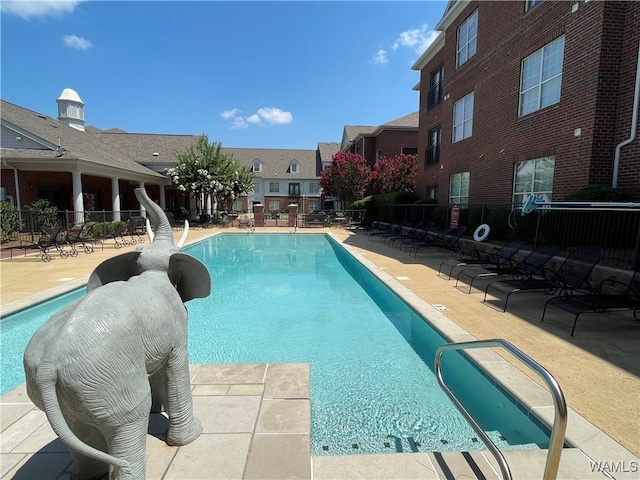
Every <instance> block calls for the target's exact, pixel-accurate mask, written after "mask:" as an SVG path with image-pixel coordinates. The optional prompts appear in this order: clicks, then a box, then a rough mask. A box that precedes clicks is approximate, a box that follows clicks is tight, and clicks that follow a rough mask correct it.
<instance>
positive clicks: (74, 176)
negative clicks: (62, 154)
mask: <svg viewBox="0 0 640 480" xmlns="http://www.w3.org/2000/svg"><path fill="white" fill-rule="evenodd" d="M71 180H72V183H73V216H74V218H73V222H74V223H84V199H83V198H82V177H81V175H80V172H73V173H71Z"/></svg>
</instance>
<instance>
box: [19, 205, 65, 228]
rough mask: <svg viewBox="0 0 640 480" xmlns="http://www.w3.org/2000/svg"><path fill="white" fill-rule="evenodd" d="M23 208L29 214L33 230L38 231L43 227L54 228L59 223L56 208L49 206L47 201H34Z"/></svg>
mask: <svg viewBox="0 0 640 480" xmlns="http://www.w3.org/2000/svg"><path fill="white" fill-rule="evenodd" d="M24 208H25V210H27V211H29V212H30V214H31V221H32V222H33V228H34V230H40V229H41V228H43V227H54V226H55V225H57V224H58V223H59V222H58V207H55V206H51V205H50V204H49V200H45V199H40V200H36V201H35V202H32V203H31V205H25V206H24Z"/></svg>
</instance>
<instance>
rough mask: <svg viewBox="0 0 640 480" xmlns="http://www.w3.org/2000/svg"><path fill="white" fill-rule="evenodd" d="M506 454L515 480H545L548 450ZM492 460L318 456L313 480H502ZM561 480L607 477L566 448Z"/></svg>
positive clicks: (483, 456)
mask: <svg viewBox="0 0 640 480" xmlns="http://www.w3.org/2000/svg"><path fill="white" fill-rule="evenodd" d="M503 453H504V455H505V458H506V459H507V462H508V463H509V468H510V469H511V474H512V476H513V478H515V479H520V478H543V474H544V467H545V462H546V457H547V450H544V449H540V450H509V451H504V452H503ZM490 457H491V455H490V454H489V453H488V452H487V451H475V452H434V453H396V454H392V455H384V454H379V455H335V456H318V457H312V458H311V466H312V478H313V479H314V480H328V479H335V480H340V479H344V480H347V479H352V478H377V479H401V478H421V479H428V480H430V479H434V480H435V479H439V480H442V479H447V480H449V479H456V478H477V479H479V480H482V479H499V478H501V477H500V474H499V471H498V470H497V464H496V463H495V460H493V458H490ZM558 478H562V479H565V480H587V479H601V480H604V479H606V478H607V477H606V476H605V475H603V474H602V473H601V472H598V471H597V469H595V468H594V465H593V464H592V463H590V461H589V459H588V458H587V457H586V456H585V455H584V454H583V453H582V452H581V451H580V450H579V449H577V448H565V449H563V451H562V457H561V460H560V471H559V472H558ZM620 478H623V477H620ZM624 478H627V477H624Z"/></svg>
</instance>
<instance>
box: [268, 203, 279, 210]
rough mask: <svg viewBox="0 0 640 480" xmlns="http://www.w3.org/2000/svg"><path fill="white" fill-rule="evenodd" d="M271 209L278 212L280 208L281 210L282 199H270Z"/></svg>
mask: <svg viewBox="0 0 640 480" xmlns="http://www.w3.org/2000/svg"><path fill="white" fill-rule="evenodd" d="M269 210H270V211H272V212H277V211H278V210H280V201H278V200H269Z"/></svg>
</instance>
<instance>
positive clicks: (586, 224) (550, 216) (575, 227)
mask: <svg viewBox="0 0 640 480" xmlns="http://www.w3.org/2000/svg"><path fill="white" fill-rule="evenodd" d="M384 215H385V217H386V218H387V220H388V221H392V222H401V221H408V222H410V223H414V224H415V223H418V222H422V223H423V224H426V223H427V222H433V223H434V225H435V226H436V228H444V227H446V226H449V225H451V223H452V220H454V221H455V220H456V218H457V223H458V224H459V225H465V226H466V227H467V233H466V235H465V236H467V237H473V234H474V232H475V231H476V229H478V227H480V225H488V226H489V236H488V238H487V240H486V241H488V242H492V243H501V242H504V241H506V240H509V239H516V238H517V239H520V240H524V241H526V242H529V243H531V244H532V245H534V246H536V245H539V244H544V243H552V244H555V245H558V246H559V247H561V248H562V250H563V252H565V251H566V250H567V249H570V248H572V247H578V246H585V245H597V246H600V247H602V248H604V249H605V259H604V262H605V263H607V264H610V265H615V266H617V267H622V268H636V267H638V266H639V265H640V203H637V202H628V203H611V202H547V203H544V204H541V205H539V206H538V208H536V209H535V210H534V211H533V212H531V213H527V214H525V215H523V214H522V208H521V205H512V204H488V203H485V204H481V205H472V204H470V205H468V206H464V207H460V208H459V210H458V209H456V208H455V206H454V205H414V204H409V205H393V206H391V207H388V208H387V209H386V210H385V211H384Z"/></svg>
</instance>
